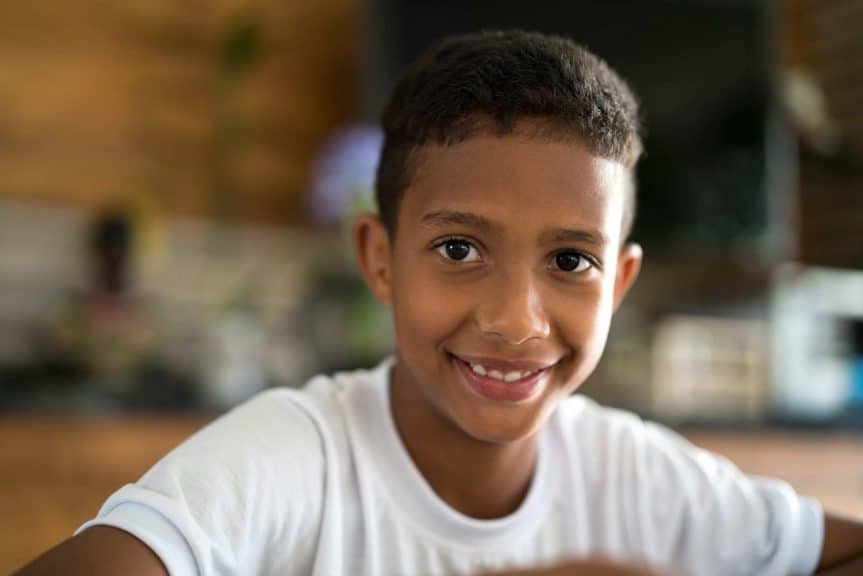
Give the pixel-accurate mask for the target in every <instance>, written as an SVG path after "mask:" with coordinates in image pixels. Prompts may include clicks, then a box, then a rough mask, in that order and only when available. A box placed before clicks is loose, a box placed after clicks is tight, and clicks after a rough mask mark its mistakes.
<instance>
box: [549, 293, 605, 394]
mask: <svg viewBox="0 0 863 576" xmlns="http://www.w3.org/2000/svg"><path fill="white" fill-rule="evenodd" d="M607 292H608V291H607V290H603V289H601V288H600V287H599V286H596V287H595V288H590V289H586V290H585V291H584V292H583V293H581V294H578V295H575V294H573V295H570V296H569V297H567V298H566V299H565V300H564V301H562V302H559V303H558V304H557V306H556V308H557V314H555V317H556V318H557V319H558V322H557V324H558V329H559V330H560V334H561V337H562V339H563V340H564V342H566V344H567V345H569V346H570V347H571V348H572V350H573V353H574V354H575V355H576V357H575V362H574V365H573V371H574V373H573V375H572V376H573V377H575V378H581V379H583V378H586V377H587V375H588V374H590V372H592V371H593V369H594V368H595V367H596V364H597V363H598V362H599V357H600V356H601V354H602V350H603V348H604V347H605V341H606V338H607V337H608V328H609V325H610V321H611V311H612V306H611V304H612V301H611V299H610V298H608V297H607V294H606V293H607Z"/></svg>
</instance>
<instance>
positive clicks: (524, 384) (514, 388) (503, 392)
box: [452, 356, 551, 404]
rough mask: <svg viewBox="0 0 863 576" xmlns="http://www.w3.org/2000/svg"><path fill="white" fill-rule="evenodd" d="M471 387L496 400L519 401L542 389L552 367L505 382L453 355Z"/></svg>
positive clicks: (481, 394)
mask: <svg viewBox="0 0 863 576" xmlns="http://www.w3.org/2000/svg"><path fill="white" fill-rule="evenodd" d="M452 359H453V362H455V364H456V366H458V369H459V370H460V371H461V373H462V375H463V376H464V378H465V380H466V381H467V383H468V385H469V386H470V388H471V389H472V390H473V391H474V392H476V393H477V394H479V395H480V396H482V397H484V398H488V399H489V400H494V401H495V402H508V403H513V404H514V403H517V402H523V401H525V400H527V399H529V398H531V397H533V396H534V395H535V394H536V393H537V391H539V389H540V384H541V383H542V380H543V378H545V376H546V374H548V371H549V370H550V369H551V368H550V367H549V368H543V369H542V370H540V371H539V372H536V373H535V374H532V375H531V376H529V377H527V378H525V379H523V380H516V381H515V382H504V381H503V380H496V379H494V378H489V377H487V376H480V375H479V374H477V373H476V372H474V371H473V370H471V368H470V365H469V364H468V363H467V362H465V361H464V360H462V359H460V358H457V357H455V356H453V357H452Z"/></svg>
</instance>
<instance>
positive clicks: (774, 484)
mask: <svg viewBox="0 0 863 576" xmlns="http://www.w3.org/2000/svg"><path fill="white" fill-rule="evenodd" d="M637 116H638V110H637V105H636V102H635V99H634V97H633V95H632V94H631V92H630V91H629V89H628V88H627V86H626V85H625V84H624V82H623V81H622V80H620V79H619V78H618V77H617V75H616V74H615V73H614V72H612V71H611V70H610V69H609V68H608V67H607V65H606V64H605V63H603V62H602V61H601V60H599V59H598V58H596V57H595V56H593V55H592V54H590V53H588V52H587V51H585V50H584V49H582V48H580V47H579V46H577V45H575V44H574V43H572V42H570V41H568V40H565V39H562V38H558V37H551V36H543V35H539V34H531V33H523V32H502V33H483V34H474V35H468V36H462V37H458V38H452V39H449V40H446V41H444V42H442V43H440V44H439V45H437V46H436V47H434V48H433V49H432V50H430V51H429V52H427V53H426V54H425V56H423V57H422V58H421V59H420V60H418V61H417V62H416V63H415V64H414V65H413V66H412V67H411V68H409V70H408V71H407V73H406V74H405V76H404V77H403V78H402V79H401V81H400V83H399V84H398V86H397V87H396V88H395V91H394V93H393V95H392V98H391V100H390V102H389V105H388V107H387V109H386V111H385V113H384V118H383V124H384V130H385V144H384V150H383V154H382V159H381V164H380V167H379V172H378V181H377V198H378V204H379V209H380V216H379V217H377V216H372V215H364V216H361V217H360V218H359V220H358V222H357V224H356V226H355V230H354V241H355V246H356V251H357V256H358V261H359V263H360V268H361V270H362V273H363V276H364V278H365V280H366V282H367V284H368V285H369V287H370V289H371V290H372V291H373V292H374V294H375V296H376V297H377V298H378V299H380V300H381V301H382V302H384V303H385V304H387V305H388V306H390V307H391V309H392V312H393V318H394V322H395V332H396V341H397V351H396V354H395V357H394V358H393V359H388V360H386V361H384V362H383V363H382V364H381V365H380V366H378V367H377V368H375V369H373V370H371V371H358V372H353V373H345V374H338V375H336V376H334V377H332V378H329V377H323V376H321V377H317V378H315V379H313V380H312V381H311V382H309V384H308V385H307V386H306V387H305V389H304V390H303V391H299V392H297V391H289V390H273V391H269V392H266V393H264V394H262V395H260V396H258V397H256V398H254V399H253V400H251V401H250V402H248V403H246V404H245V405H243V406H241V407H239V408H237V409H236V410H233V411H232V412H230V413H229V414H227V415H226V416H224V417H222V418H220V419H219V420H217V421H216V422H214V423H213V424H211V425H210V426H208V427H207V428H205V429H204V430H202V431H200V432H199V433H197V434H195V435H194V436H193V437H192V438H190V439H189V440H188V441H187V442H185V443H184V444H183V445H181V446H180V447H178V448H177V449H176V450H174V451H173V452H172V453H170V454H169V455H168V456H166V457H165V458H164V459H163V460H162V461H160V462H159V463H157V464H156V465H155V466H154V467H153V469H151V470H150V471H149V472H148V473H147V474H146V475H145V476H144V477H143V478H141V480H139V481H138V482H137V483H136V484H134V485H127V486H125V487H124V488H122V489H120V490H119V491H118V492H117V493H115V494H114V495H113V496H111V497H110V498H109V499H108V501H107V502H106V503H105V505H104V506H103V508H102V510H101V511H100V513H99V516H98V518H97V519H95V520H93V521H91V522H88V523H87V524H85V525H84V526H83V527H82V529H80V530H79V533H78V535H77V536H75V537H74V538H72V539H71V540H69V541H67V542H66V543H64V544H61V545H60V546H59V547H58V548H56V549H54V550H53V551H50V552H49V553H47V554H46V555H45V556H44V557H42V558H41V559H39V560H37V561H36V562H35V563H34V564H33V565H31V566H30V567H29V568H27V569H25V571H24V573H26V574H39V573H47V572H50V570H51V569H52V567H61V568H62V571H63V572H64V573H70V574H71V573H85V572H86V573H88V574H108V573H123V574H164V573H166V570H167V572H169V573H171V574H197V573H201V574H315V575H329V574H348V573H350V574H442V573H453V574H467V573H477V572H482V571H489V570H503V569H514V568H516V569H523V570H529V569H531V567H554V566H556V568H548V570H549V572H544V573H551V571H553V570H556V572H555V573H560V574H634V573H644V572H640V571H639V569H638V568H625V567H623V566H622V565H620V566H614V565H612V564H609V563H602V562H601V561H598V560H593V561H591V560H590V558H596V557H606V558H612V559H614V560H618V561H623V562H628V563H630V564H631V565H640V566H648V567H653V568H656V567H660V568H670V569H673V570H676V571H681V572H683V573H686V574H697V575H702V574H710V575H712V574H723V575H724V574H757V575H773V574H776V575H779V574H807V573H811V572H812V571H814V570H815V569H816V567H817V568H819V569H820V568H827V567H833V566H838V565H840V564H845V567H846V569H847V570H849V571H851V570H854V566H852V565H851V564H848V563H849V562H853V561H854V558H856V562H857V564H856V566H857V570H860V564H859V562H860V555H861V552H863V526H861V525H860V524H858V523H853V522H850V521H841V520H838V519H835V518H833V517H832V516H827V517H826V519H825V517H824V515H823V513H822V511H821V509H820V507H819V506H818V504H817V503H815V502H813V501H810V500H808V499H805V498H801V497H799V496H797V495H796V494H795V493H794V492H793V491H792V490H791V489H790V487H788V486H787V485H786V484H784V483H781V482H778V481H772V480H767V479H759V478H750V477H746V476H744V475H742V474H741V473H740V472H738V471H737V470H736V469H735V468H734V467H733V466H732V465H730V464H729V463H728V462H726V461H724V460H722V459H720V458H717V457H714V456H712V455H710V454H707V453H705V452H703V451H700V450H698V449H696V448H694V447H692V446H691V445H689V444H688V443H686V442H685V441H684V440H682V439H681V438H679V437H678V436H676V435H674V434H673V433H671V432H670V431H668V430H666V429H664V428H662V427H659V426H656V425H652V424H648V423H643V422H642V421H640V420H639V419H638V418H636V417H634V416H632V415H628V414H626V413H622V412H619V411H615V410H610V409H605V408H601V407H599V406H597V405H595V404H594V403H592V402H590V401H589V400H587V399H585V398H583V397H580V396H577V395H576V396H572V395H571V394H572V393H573V392H574V391H575V390H576V389H577V388H578V387H579V385H580V384H581V383H582V382H583V381H584V380H585V379H586V378H587V376H588V375H589V374H590V373H591V371H592V370H593V369H594V367H595V366H596V364H597V362H598V360H599V357H600V355H601V352H602V349H603V346H604V344H605V340H606V336H607V331H608V327H609V322H610V320H611V316H612V313H613V311H614V310H615V309H616V308H617V306H618V305H619V304H620V302H621V300H622V299H623V297H624V295H625V294H626V292H627V290H628V289H629V288H630V286H631V285H632V283H633V281H634V280H635V278H636V276H637V275H638V271H639V266H640V263H641V250H640V248H639V247H638V246H636V245H634V244H632V243H629V242H627V241H626V240H627V235H628V233H629V230H630V226H631V223H632V218H633V213H634V209H635V200H634V197H633V196H634V186H633V184H632V171H633V168H634V165H635V163H636V161H637V159H638V156H639V155H640V152H641V139H640V136H639V124H638V118H637ZM822 544H823V545H822ZM579 559H581V560H579ZM567 562H569V564H566V563H567ZM73 565H74V566H76V568H73ZM75 570H78V572H75ZM645 570H646V569H645ZM849 573H850V572H849Z"/></svg>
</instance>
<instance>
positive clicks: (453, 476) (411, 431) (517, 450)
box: [390, 364, 537, 519]
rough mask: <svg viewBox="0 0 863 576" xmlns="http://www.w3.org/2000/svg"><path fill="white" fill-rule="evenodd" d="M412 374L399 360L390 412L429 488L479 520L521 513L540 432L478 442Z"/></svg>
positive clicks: (451, 504)
mask: <svg viewBox="0 0 863 576" xmlns="http://www.w3.org/2000/svg"><path fill="white" fill-rule="evenodd" d="M409 378H410V376H409V375H407V374H404V371H403V370H400V369H399V365H398V364H397V365H396V366H395V367H394V369H393V377H392V385H391V386H390V410H391V411H392V414H393V419H394V420H395V424H396V429H397V430H398V433H399V436H401V439H402V442H403V443H404V445H405V447H406V448H407V451H408V453H409V454H410V457H411V459H412V460H413V462H414V464H415V465H416V467H417V469H419V471H420V473H421V474H422V475H423V477H424V478H425V480H426V482H428V483H429V486H431V488H432V489H433V490H434V491H435V493H436V494H437V495H438V496H439V497H440V498H441V499H442V500H443V501H444V502H446V503H447V504H449V505H450V506H451V507H453V508H454V509H456V510H458V511H459V512H461V513H462V514H465V515H467V516H471V517H473V518H482V519H490V518H500V517H503V516H506V515H508V514H511V513H513V512H515V511H516V510H517V509H518V507H519V505H520V504H521V503H522V502H523V501H524V498H525V496H526V495H527V492H528V489H529V488H530V483H531V480H532V479H533V472H534V466H535V463H536V453H537V437H536V435H532V436H530V437H527V438H523V439H521V440H518V441H515V442H508V443H501V444H495V443H490V442H483V441H481V440H477V439H475V438H473V437H471V436H469V435H468V434H466V433H465V432H464V431H463V430H461V429H460V428H459V427H458V425H456V424H455V423H454V422H453V421H452V420H450V419H449V418H448V417H446V416H445V415H444V414H441V413H440V411H439V410H437V409H436V408H435V407H433V406H432V405H431V403H430V402H429V400H428V399H426V398H425V397H424V396H423V393H422V391H420V390H419V389H418V387H417V386H416V384H414V383H413V382H411V381H410V380H409ZM429 439H434V441H429Z"/></svg>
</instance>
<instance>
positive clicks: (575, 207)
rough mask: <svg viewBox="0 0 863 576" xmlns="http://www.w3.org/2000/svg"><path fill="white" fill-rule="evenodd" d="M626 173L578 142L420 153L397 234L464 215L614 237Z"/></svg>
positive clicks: (492, 142)
mask: <svg viewBox="0 0 863 576" xmlns="http://www.w3.org/2000/svg"><path fill="white" fill-rule="evenodd" d="M625 179H626V168H624V167H623V166H622V165H621V164H619V163H617V162H615V161H612V160H606V159H603V158H599V157H597V156H594V155H593V154H591V153H590V152H589V151H588V150H587V149H586V147H584V146H583V145H582V144H581V143H580V142H578V141H577V140H574V139H572V140H566V141H564V140H550V139H541V138H532V137H528V136H521V135H507V136H477V137H474V138H470V139H468V140H466V141H464V142H461V143H458V144H455V145H451V146H444V145H436V144H433V145H426V146H423V147H421V148H419V149H418V150H417V151H416V152H415V153H414V157H413V170H412V174H411V182H410V185H409V186H408V189H407V190H406V191H405V195H404V197H403V199H402V206H401V208H400V215H399V222H400V224H399V225H400V226H401V225H402V224H405V225H406V226H413V225H417V224H418V223H420V222H421V221H422V219H423V217H424V215H427V214H429V213H433V212H438V211H458V212H469V213H475V214H479V215H482V216H484V217H485V218H487V219H489V220H492V221H495V222H498V223H500V224H501V225H503V226H514V227H517V228H519V229H520V230H537V231H539V230H541V229H546V228H568V229H593V230H597V231H598V232H601V233H602V234H603V235H604V236H606V237H608V238H616V237H618V235H619V234H620V226H621V222H622V213H623V203H624V196H625V194H624V192H625V185H626V180H625Z"/></svg>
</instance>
